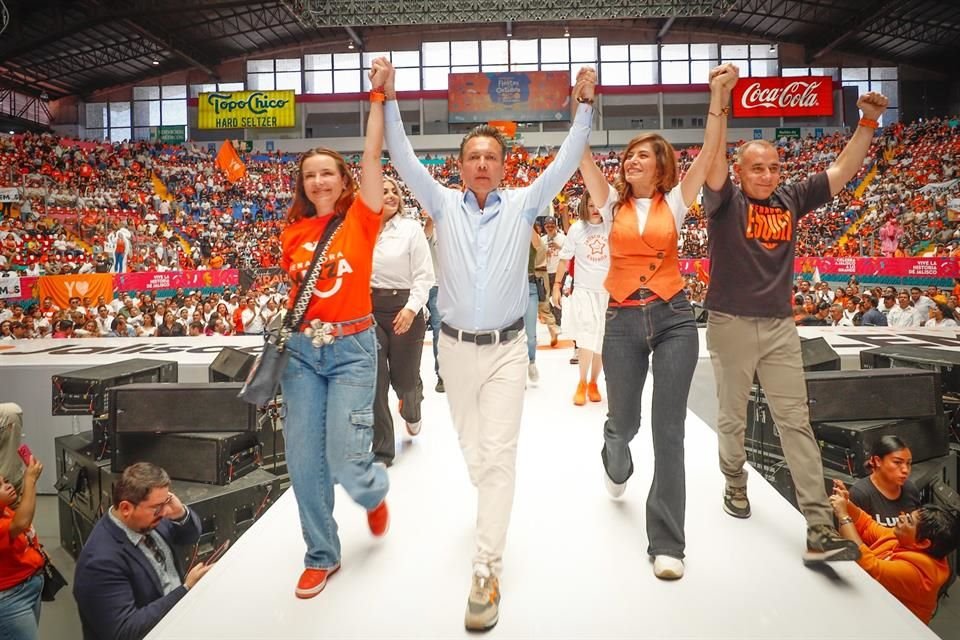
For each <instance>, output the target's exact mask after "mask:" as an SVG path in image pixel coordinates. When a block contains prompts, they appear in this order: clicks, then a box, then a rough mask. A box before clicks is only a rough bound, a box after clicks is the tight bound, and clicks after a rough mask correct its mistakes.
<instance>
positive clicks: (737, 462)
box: [707, 311, 833, 526]
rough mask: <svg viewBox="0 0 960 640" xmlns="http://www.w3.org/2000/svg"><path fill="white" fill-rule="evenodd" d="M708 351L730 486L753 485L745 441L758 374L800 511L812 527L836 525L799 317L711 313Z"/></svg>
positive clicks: (724, 467)
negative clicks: (813, 419)
mask: <svg viewBox="0 0 960 640" xmlns="http://www.w3.org/2000/svg"><path fill="white" fill-rule="evenodd" d="M707 349H708V350H709V352H710V360H711V362H712V363H713V372H714V377H715V378H716V382H717V398H718V400H719V401H720V409H719V413H718V417H717V437H718V439H719V443H720V470H721V471H722V472H723V475H724V476H725V477H726V479H727V484H729V485H730V486H733V487H745V486H746V485H747V474H746V473H745V472H744V469H743V465H744V464H745V463H746V461H747V454H746V452H745V451H744V448H743V437H744V432H745V431H746V427H747V400H748V399H749V395H750V389H751V387H752V385H753V375H754V372H756V374H757V377H759V379H760V385H761V386H762V387H763V391H764V394H765V395H766V397H767V402H768V403H769V405H770V412H771V415H772V416H773V420H774V422H775V423H776V425H777V428H778V429H779V431H780V441H781V444H782V446H783V454H784V457H785V458H786V461H787V466H788V467H789V468H790V474H791V475H792V476H793V481H794V483H795V485H796V487H797V504H799V506H800V511H801V512H802V513H803V516H804V517H805V518H806V520H807V525H808V526H812V525H816V524H831V525H832V523H833V511H832V509H831V508H830V503H829V501H828V500H827V493H826V489H825V488H824V485H823V463H822V462H821V460H820V448H819V447H818V446H817V442H816V440H815V439H814V437H813V429H812V428H811V427H810V412H809V410H808V409H807V386H806V382H805V381H804V376H803V356H802V355H801V353H800V336H799V335H798V334H797V327H796V325H795V324H794V322H793V319H792V318H751V317H747V316H733V315H729V314H726V313H719V312H717V311H711V312H710V316H709V318H708V319H707Z"/></svg>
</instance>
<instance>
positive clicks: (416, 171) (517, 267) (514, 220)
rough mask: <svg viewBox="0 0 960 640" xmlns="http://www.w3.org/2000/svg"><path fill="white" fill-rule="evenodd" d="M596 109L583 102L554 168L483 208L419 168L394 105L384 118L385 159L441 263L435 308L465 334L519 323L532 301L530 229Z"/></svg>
mask: <svg viewBox="0 0 960 640" xmlns="http://www.w3.org/2000/svg"><path fill="white" fill-rule="evenodd" d="M592 119H593V107H592V106H590V105H588V104H581V105H579V106H578V107H577V115H576V117H575V119H574V121H573V126H572V127H571V128H570V134H569V135H568V136H567V137H566V139H565V140H564V141H563V144H562V145H561V146H560V150H559V151H558V152H557V155H556V157H555V158H554V159H553V162H551V163H550V165H549V166H548V167H547V168H546V169H545V170H544V172H543V173H542V174H540V177H538V178H537V179H536V180H534V181H533V184H531V185H530V186H528V187H523V188H520V189H509V190H505V189H496V190H495V191H491V192H490V193H489V194H488V195H487V199H486V202H485V203H484V207H483V208H482V209H481V208H480V205H479V203H478V202H477V197H476V195H475V194H474V193H473V192H472V191H470V190H460V189H451V188H448V187H445V186H443V185H442V184H440V183H439V182H437V181H436V180H434V178H433V176H432V175H430V172H429V171H427V170H426V168H424V166H423V165H422V164H421V163H420V160H419V158H417V154H416V153H414V151H413V148H412V147H411V146H410V141H409V140H408V139H407V135H406V133H405V132H404V130H403V121H402V120H401V118H400V109H399V107H398V106H397V101H396V100H388V101H387V103H386V111H385V113H384V121H385V122H384V125H385V127H386V129H385V135H384V138H385V140H386V142H387V148H388V149H389V150H390V159H391V161H392V162H393V166H394V167H395V168H396V170H397V173H399V174H400V177H401V178H402V179H403V181H404V182H405V183H406V185H407V187H408V188H409V189H410V191H411V192H413V195H414V196H416V198H417V200H419V201H420V204H421V205H422V207H423V208H424V209H426V210H427V211H429V212H430V215H431V216H433V221H434V225H435V229H436V231H435V233H436V234H437V254H438V258H439V263H440V289H439V294H438V296H437V308H438V309H439V311H440V317H441V318H442V319H443V321H444V322H446V323H447V324H449V325H451V326H452V327H454V328H456V329H461V330H464V331H491V330H496V329H502V328H504V327H506V326H509V325H510V324H511V323H513V322H515V321H516V320H518V319H520V318H523V316H524V314H525V313H526V310H527V305H528V303H529V297H530V287H529V282H528V279H527V262H528V260H529V257H530V229H531V227H532V226H533V221H534V219H536V217H537V216H538V215H540V212H542V211H544V210H545V209H547V208H548V207H549V206H550V202H551V201H552V200H553V198H554V196H556V195H557V194H558V193H559V192H560V190H561V189H563V186H564V185H565V184H566V182H567V180H569V179H570V176H572V175H573V173H574V172H575V171H576V170H577V166H578V165H579V163H580V157H581V156H582V155H583V149H584V146H586V144H587V140H588V138H589V137H590V126H591V121H592Z"/></svg>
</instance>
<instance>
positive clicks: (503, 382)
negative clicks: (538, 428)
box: [439, 331, 529, 576]
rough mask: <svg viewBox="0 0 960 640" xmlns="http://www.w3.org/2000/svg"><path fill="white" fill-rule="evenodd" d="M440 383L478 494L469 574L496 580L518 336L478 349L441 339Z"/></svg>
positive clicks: (521, 372) (513, 427) (513, 439)
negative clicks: (507, 341) (471, 570)
mask: <svg viewBox="0 0 960 640" xmlns="http://www.w3.org/2000/svg"><path fill="white" fill-rule="evenodd" d="M439 360H440V377H441V378H443V384H444V387H445V388H446V396H447V401H448V402H449V403H450V415H451V417H452V419H453V425H454V428H455V429H456V430H457V435H458V436H459V439H460V449H461V450H462V451H463V458H464V460H465V461H466V463H467V471H468V472H469V474H470V481H471V482H472V483H473V486H475V487H476V488H477V532H476V545H477V550H476V553H475V554H474V557H473V570H474V573H478V574H480V575H483V576H489V575H495V576H496V575H499V574H500V571H501V569H502V568H503V549H504V547H505V546H506V542H507V527H508V526H509V524H510V511H511V509H512V507H513V491H514V484H515V479H516V462H517V440H518V438H519V436H520V417H521V414H522V412H523V394H524V385H525V384H526V379H527V365H528V363H529V360H528V358H527V343H526V336H525V335H524V333H523V332H522V331H521V332H520V335H518V336H517V337H516V339H514V340H512V341H511V342H509V343H506V344H493V345H483V346H477V345H475V344H473V343H470V342H460V341H458V340H457V339H456V338H453V337H451V336H448V335H446V334H443V333H441V334H440V343H439Z"/></svg>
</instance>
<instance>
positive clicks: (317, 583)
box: [296, 562, 340, 599]
mask: <svg viewBox="0 0 960 640" xmlns="http://www.w3.org/2000/svg"><path fill="white" fill-rule="evenodd" d="M338 569H340V563H339V562H338V563H337V564H336V566H334V567H331V568H330V569H304V570H303V573H301V574H300V582H298V583H297V591H296V594H297V597H298V598H304V599H306V598H312V597H313V596H315V595H317V594H319V593H320V592H321V591H323V588H324V587H325V586H327V578H329V577H330V576H332V575H333V574H334V573H336V572H337V570H338Z"/></svg>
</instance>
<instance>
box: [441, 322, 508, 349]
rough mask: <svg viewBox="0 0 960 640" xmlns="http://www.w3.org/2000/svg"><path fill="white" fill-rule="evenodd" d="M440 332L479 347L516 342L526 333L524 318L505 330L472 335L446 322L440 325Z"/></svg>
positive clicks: (480, 332)
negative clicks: (518, 337)
mask: <svg viewBox="0 0 960 640" xmlns="http://www.w3.org/2000/svg"><path fill="white" fill-rule="evenodd" d="M440 330H441V331H443V332H444V333H445V334H447V335H448V336H450V337H451V338H456V339H457V340H460V341H461V342H472V343H473V344H475V345H478V346H483V345H488V344H497V343H499V344H504V343H507V342H510V341H512V340H515V339H516V338H517V336H519V335H520V334H521V333H523V331H524V329H523V318H517V320H516V321H515V322H513V323H512V324H511V325H510V326H507V327H504V328H503V329H497V330H495V331H479V332H477V333H470V332H468V331H460V330H459V329H454V328H453V327H451V326H450V325H448V324H447V323H446V322H441V323H440Z"/></svg>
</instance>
